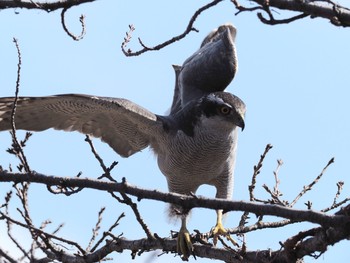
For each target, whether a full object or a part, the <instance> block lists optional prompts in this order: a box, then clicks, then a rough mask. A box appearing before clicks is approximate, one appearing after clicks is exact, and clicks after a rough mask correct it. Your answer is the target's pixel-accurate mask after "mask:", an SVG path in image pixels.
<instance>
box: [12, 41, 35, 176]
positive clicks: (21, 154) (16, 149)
mask: <svg viewBox="0 0 350 263" xmlns="http://www.w3.org/2000/svg"><path fill="white" fill-rule="evenodd" d="M13 42H14V43H15V46H16V49H17V56H18V64H17V80H16V89H15V100H14V102H13V108H12V113H11V129H12V130H11V134H12V142H13V143H12V147H13V153H14V154H15V155H16V156H17V157H18V158H19V160H20V161H21V164H22V165H23V167H24V169H25V171H26V172H27V173H30V172H31V171H30V168H29V165H28V162H27V158H26V156H25V155H24V152H23V149H22V145H24V143H23V144H20V143H19V142H18V139H17V136H16V124H15V114H16V109H17V100H18V94H19V85H20V79H21V66H22V57H21V50H20V48H19V45H18V40H17V39H16V38H14V39H13ZM28 138H29V135H27V136H26V139H25V141H27V139H28Z"/></svg>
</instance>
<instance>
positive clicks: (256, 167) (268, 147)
mask: <svg viewBox="0 0 350 263" xmlns="http://www.w3.org/2000/svg"><path fill="white" fill-rule="evenodd" d="M271 148H272V145H271V144H267V145H266V147H265V150H264V153H263V154H262V155H260V160H259V162H258V164H257V165H254V172H253V176H252V183H251V185H249V186H248V190H249V200H250V201H255V200H256V199H255V197H254V189H255V185H256V178H257V176H258V175H259V174H260V171H261V168H262V166H263V162H264V159H265V157H266V155H267V153H268V152H269V151H270V150H271Z"/></svg>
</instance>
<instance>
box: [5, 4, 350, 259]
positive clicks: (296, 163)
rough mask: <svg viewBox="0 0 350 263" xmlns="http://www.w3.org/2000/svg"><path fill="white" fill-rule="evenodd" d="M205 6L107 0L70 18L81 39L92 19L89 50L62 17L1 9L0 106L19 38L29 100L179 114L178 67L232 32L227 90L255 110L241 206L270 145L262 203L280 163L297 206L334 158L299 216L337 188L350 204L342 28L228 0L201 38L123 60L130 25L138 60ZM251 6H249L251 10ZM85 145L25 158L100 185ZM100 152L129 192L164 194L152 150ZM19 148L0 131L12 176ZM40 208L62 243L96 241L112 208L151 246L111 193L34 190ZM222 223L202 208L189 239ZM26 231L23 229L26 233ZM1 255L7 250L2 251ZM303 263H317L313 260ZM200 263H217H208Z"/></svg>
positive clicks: (160, 212) (147, 204)
mask: <svg viewBox="0 0 350 263" xmlns="http://www.w3.org/2000/svg"><path fill="white" fill-rule="evenodd" d="M206 3H207V2H206V1H186V2H183V3H181V4H179V2H178V1H173V2H171V1H166V2H164V1H159V0H157V1H128V2H123V1H113V0H100V1H97V2H95V3H92V4H86V5H82V6H80V7H75V8H73V9H71V10H69V11H68V12H67V24H68V27H69V28H70V30H71V31H72V32H76V33H77V34H78V33H79V32H80V25H79V22H78V18H79V16H80V14H85V15H86V27H87V34H86V36H85V38H84V39H83V40H81V41H79V42H75V41H73V40H71V39H70V38H69V37H68V36H67V35H66V34H65V32H64V31H63V29H62V26H61V24H60V13H59V12H53V13H50V14H47V13H45V12H43V11H38V10H34V11H26V10H6V11H2V12H1V15H0V46H1V48H0V68H1V72H0V87H1V90H0V96H11V95H13V94H14V89H15V81H16V70H17V52H16V50H15V46H14V44H13V42H12V38H13V37H16V38H18V41H19V45H20V47H21V52H22V60H23V65H22V73H21V87H20V94H21V95H30V96H44V95H52V94H61V93H85V94H93V95H99V96H110V97H122V98H127V99H130V100H132V101H134V102H135V103H138V104H139V105H142V106H143V107H145V108H147V109H149V110H151V111H152V112H154V113H157V114H163V113H164V112H166V110H167V109H168V108H169V107H170V104H171V100H172V95H173V87H174V72H173V69H172V67H171V65H172V64H181V63H182V62H183V61H184V60H185V59H186V58H187V57H188V56H190V55H191V54H192V53H193V52H194V51H195V50H196V49H197V48H198V47H199V45H200V43H201V41H202V39H203V38H204V37H205V36H206V34H207V33H208V32H210V31H211V30H212V29H214V28H215V27H217V26H219V25H221V24H223V23H226V22H231V23H233V24H234V25H235V26H236V27H237V31H238V34H237V38H236V44H237V53H238V59H239V69H238V73H237V75H236V77H235V79H234V80H233V82H232V83H231V84H230V86H229V88H228V91H229V92H232V93H234V94H236V95H237V96H239V97H240V98H241V99H242V100H243V101H244V102H245V103H246V105H247V115H246V128H245V130H244V132H242V133H240V134H239V146H238V156H237V158H238V159H237V164H236V171H235V188H234V199H235V200H248V199H249V195H248V190H247V189H248V187H247V186H248V184H249V183H250V180H251V175H252V172H253V166H254V165H255V164H256V163H257V162H258V159H259V156H260V154H261V153H262V152H263V150H264V148H265V146H266V144H268V143H271V144H272V145H273V146H274V148H273V149H272V150H271V152H270V153H269V154H268V156H267V159H266V161H265V163H264V167H263V170H262V173H261V175H260V176H259V178H258V183H257V190H256V195H257V197H260V198H267V197H268V196H267V195H266V193H265V192H264V190H263V189H262V187H261V185H262V184H264V183H266V184H268V185H270V186H271V187H272V186H273V184H274V178H273V170H274V169H275V168H276V165H277V162H276V160H277V159H282V160H283V162H284V165H283V166H282V167H281V170H280V180H281V185H280V189H281V191H282V192H283V193H284V196H283V197H284V198H285V199H287V200H292V199H294V197H295V196H296V195H297V194H298V193H299V191H300V190H301V189H302V187H303V186H304V185H306V184H308V183H310V182H311V181H312V180H313V179H314V178H315V177H316V176H317V175H318V174H319V173H320V171H321V170H322V168H323V167H324V166H325V165H326V164H327V162H328V161H329V159H330V158H332V157H335V163H334V164H333V165H332V166H331V167H330V168H329V169H328V171H327V173H326V175H325V176H324V177H323V178H322V180H321V181H320V182H319V184H317V185H316V186H315V188H314V190H313V191H312V192H311V193H310V194H308V195H306V196H305V197H304V198H303V199H302V200H300V201H299V204H298V205H297V206H296V207H298V208H305V206H304V205H303V203H305V202H306V201H308V200H311V201H312V202H313V208H314V209H322V208H324V207H327V206H329V205H330V204H331V203H332V201H333V197H334V195H335V192H336V190H337V188H336V182H338V181H340V180H343V181H345V186H344V191H343V194H342V196H341V197H342V198H345V197H347V193H349V184H350V181H349V179H348V178H349V176H348V163H349V161H350V156H349V154H348V149H349V147H350V142H349V139H348V136H349V134H350V124H349V122H348V112H349V109H350V106H349V103H348V98H349V89H348V88H347V85H348V82H349V72H348V61H349V58H350V49H349V41H350V37H349V35H348V34H347V30H348V29H344V28H337V27H334V26H333V25H331V24H330V23H329V22H328V21H326V20H324V19H318V18H316V19H309V18H306V19H304V20H301V21H297V22H294V23H292V24H288V25H278V26H267V25H264V24H262V23H261V22H260V21H259V20H258V19H257V17H256V15H255V14H253V13H242V14H240V15H238V16H235V15H234V14H235V12H236V10H235V9H234V7H233V6H232V5H231V4H230V3H229V1H226V2H224V3H221V4H219V5H218V6H216V7H214V8H212V9H211V10H209V11H206V12H204V13H203V14H202V15H201V16H200V17H199V18H198V20H197V21H196V23H195V27H196V28H197V29H198V30H199V31H200V32H199V33H195V32H193V33H191V34H190V35H189V36H188V37H187V38H186V39H184V40H182V41H180V42H177V43H175V44H173V45H171V46H169V47H167V48H165V49H163V50H161V51H158V52H149V53H146V54H144V55H142V56H140V57H132V58H126V57H125V56H124V55H123V54H122V52H121V49H120V45H121V42H122V40H123V37H124V36H125V32H126V31H127V30H128V25H129V24H133V25H134V26H135V28H136V30H135V32H134V33H133V39H132V41H131V43H130V44H129V47H130V48H131V49H132V50H137V49H139V48H140V47H139V45H138V41H137V37H141V39H142V40H143V42H144V43H145V44H146V45H149V46H152V45H154V44H158V43H159V42H162V41H164V40H167V39H169V38H170V37H172V36H173V35H176V34H180V33H182V32H183V30H184V29H185V28H186V26H187V23H188V21H189V19H190V17H191V16H192V14H193V13H194V12H195V11H196V10H197V9H198V8H199V7H201V6H202V5H204V4H206ZM243 3H244V4H246V5H250V3H249V2H242V4H243ZM16 12H18V13H19V14H16ZM283 14H285V13H284V12H280V15H279V14H278V13H276V18H284V16H283ZM288 14H292V13H288ZM288 14H287V15H288ZM84 138H85V137H84V135H81V134H78V133H64V132H57V131H51V130H50V131H46V132H42V133H36V134H34V136H32V138H31V139H30V141H29V143H28V146H27V147H26V148H25V151H26V154H27V156H28V159H29V163H30V165H31V167H32V169H33V170H35V171H38V172H40V173H45V174H50V175H59V176H75V175H76V174H77V173H78V172H79V171H82V172H83V176H86V177H92V178H96V177H98V176H99V175H100V174H101V169H100V167H99V164H98V162H97V161H96V160H95V159H94V157H93V155H92V154H91V153H90V151H89V146H88V145H87V143H85V142H84ZM94 143H95V145H96V147H97V150H98V151H99V153H100V155H101V156H102V157H103V158H104V160H105V161H106V163H107V164H108V163H111V162H112V161H114V160H117V161H119V164H118V166H117V167H116V168H115V170H114V173H113V175H114V176H115V178H116V179H118V178H119V179H120V178H122V177H126V178H127V180H128V181H129V182H130V183H133V184H136V185H139V186H141V187H144V188H149V189H159V190H163V191H166V189H167V186H166V181H165V178H164V176H163V175H162V174H161V173H160V171H159V170H158V167H157V164H156V159H155V157H154V155H153V154H152V153H151V151H149V150H148V149H147V150H144V151H143V152H142V153H139V154H135V155H134V156H132V157H130V158H128V159H122V158H121V157H119V156H118V155H117V154H115V153H114V152H113V151H112V150H111V149H110V148H109V147H108V146H107V145H106V144H103V143H100V141H99V140H95V141H94ZM9 145H10V136H9V134H8V133H7V132H3V133H0V153H1V155H0V156H1V160H0V164H1V165H2V166H3V167H7V166H8V164H9V163H12V164H13V166H15V164H16V163H17V161H16V160H15V159H14V158H13V157H11V156H9V155H8V154H7V153H6V152H5V150H6V149H7V148H8V147H9ZM8 189H9V185H5V184H2V185H0V193H2V195H4V193H5V192H6V191H8ZM198 193H199V194H201V195H205V196H214V194H215V191H214V189H213V188H212V187H206V186H205V187H202V188H200V190H199V192H198ZM0 198H2V197H0ZM30 198H31V202H30V206H31V212H32V214H33V218H34V221H35V222H36V223H37V224H38V225H39V224H40V223H41V222H42V221H43V220H45V219H47V218H49V219H51V220H53V224H52V226H51V227H52V229H54V228H55V226H57V225H58V224H60V223H65V227H64V228H63V230H62V231H61V232H60V235H61V236H64V237H66V238H71V239H75V240H77V241H79V242H81V243H82V244H83V246H84V244H85V245H87V243H88V240H89V237H90V235H91V229H92V227H93V226H94V224H95V222H96V220H97V212H98V210H99V209H100V207H102V206H106V208H107V210H106V213H105V217H104V221H103V227H105V229H107V228H108V227H109V226H110V225H111V224H112V223H113V222H114V220H115V219H116V218H117V217H118V216H119V214H120V213H122V212H125V213H126V215H127V217H126V218H124V219H123V220H122V222H121V224H120V227H118V228H117V229H116V230H115V234H119V233H121V232H123V233H124V236H125V237H126V238H130V239H132V238H142V237H144V235H143V232H142V229H141V228H140V226H139V225H138V224H137V223H136V222H135V220H134V216H133V214H132V211H131V210H130V209H129V208H128V207H125V206H122V205H120V204H118V203H116V202H115V201H114V200H112V199H111V198H110V197H109V196H108V194H106V193H100V192H97V191H91V190H86V191H83V192H82V193H80V194H78V195H75V196H72V197H64V196H52V195H50V194H48V193H47V191H46V189H45V187H43V186H35V185H33V186H32V191H31V193H30ZM342 198H341V199H342ZM13 205H15V203H14V204H13ZM139 209H140V211H141V214H142V215H143V216H144V219H145V221H146V223H147V224H148V225H149V227H150V229H151V230H152V231H153V232H156V233H158V234H159V235H160V236H168V235H169V233H170V230H178V228H179V225H178V224H174V223H173V222H169V220H168V219H167V216H166V206H165V205H164V204H162V203H157V202H154V201H147V200H143V201H142V202H141V203H139ZM14 214H16V212H15V211H14ZM240 215H241V213H231V214H230V216H229V217H228V218H227V220H226V224H225V225H226V226H228V227H234V226H236V225H237V224H238V221H239V218H240ZM252 217H253V216H252ZM203 218H205V219H206V220H203ZM214 223H215V212H214V211H210V210H204V209H196V210H194V211H193V213H192V217H191V221H190V223H189V229H190V230H193V229H199V230H200V231H203V232H206V231H209V230H210V228H211V227H212V226H213V225H214ZM130 226H131V227H130ZM308 227H312V225H308V224H304V225H293V226H289V227H287V228H283V229H279V230H277V231H276V230H273V231H257V232H256V233H251V234H248V235H247V242H248V249H251V250H254V249H267V248H271V249H278V248H279V245H278V241H283V240H285V239H286V238H288V237H289V236H291V235H293V234H296V233H298V232H299V231H300V230H303V229H307V228H308ZM0 231H4V230H3V226H0ZM18 233H19V234H21V233H23V231H22V230H18ZM348 245H349V244H348V242H347V241H342V242H341V243H339V244H337V245H336V246H335V247H330V248H329V251H328V252H327V253H326V254H325V255H322V256H321V258H320V259H319V260H318V261H319V262H345V261H346V260H348V258H349V256H350V254H349V249H347V248H348ZM0 246H1V247H4V244H3V243H1V241H0ZM153 256H154V254H153V253H145V254H144V255H142V256H141V257H138V258H137V259H136V260H135V261H134V262H169V261H172V262H180V259H179V258H174V257H173V256H172V255H163V256H161V257H156V256H155V257H154V258H153ZM113 257H114V258H115V259H116V260H120V261H121V262H129V261H131V258H130V255H129V252H125V253H124V254H113ZM151 260H154V261H151ZM305 261H306V262H314V260H313V259H312V258H307V257H306V258H305ZM200 262H209V261H208V260H202V259H201V260H200ZM210 262H212V261H210Z"/></svg>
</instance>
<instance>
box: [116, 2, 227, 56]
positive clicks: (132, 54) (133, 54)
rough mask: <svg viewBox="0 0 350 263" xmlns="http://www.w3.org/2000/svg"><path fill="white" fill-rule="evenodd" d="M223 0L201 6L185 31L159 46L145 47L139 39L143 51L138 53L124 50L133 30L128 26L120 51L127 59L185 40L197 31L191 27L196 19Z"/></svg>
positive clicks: (131, 26)
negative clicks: (192, 32)
mask: <svg viewBox="0 0 350 263" xmlns="http://www.w3.org/2000/svg"><path fill="white" fill-rule="evenodd" d="M222 1H223V0H214V1H212V2H210V3H209V4H206V5H205V6H202V7H201V8H199V9H198V10H197V11H196V12H195V13H194V14H193V16H192V17H191V19H190V22H189V23H188V25H187V28H186V30H185V31H184V32H183V33H182V34H180V35H178V36H175V37H172V38H171V39H169V40H167V41H165V42H163V43H161V44H158V45H156V46H154V47H147V46H146V45H145V44H144V43H143V42H142V41H141V39H140V38H139V43H140V45H141V46H142V47H143V49H141V50H139V51H135V52H133V51H131V50H130V49H128V50H126V46H127V44H128V43H129V42H130V40H131V33H132V32H133V31H134V30H135V28H134V26H133V25H129V32H127V33H126V37H125V38H124V41H123V43H122V44H121V48H122V51H123V53H124V55H125V56H127V57H131V56H139V55H141V54H142V53H145V52H147V51H154V50H160V49H162V48H164V47H166V46H168V45H170V44H172V43H174V42H176V41H179V40H181V39H183V38H185V37H186V36H187V35H188V34H189V33H190V32H191V31H197V32H198V30H197V29H195V28H194V27H193V24H194V22H195V21H196V19H197V17H198V16H199V15H200V14H201V13H202V12H203V11H205V10H207V9H210V8H211V7H213V6H215V5H217V4H218V3H220V2H222Z"/></svg>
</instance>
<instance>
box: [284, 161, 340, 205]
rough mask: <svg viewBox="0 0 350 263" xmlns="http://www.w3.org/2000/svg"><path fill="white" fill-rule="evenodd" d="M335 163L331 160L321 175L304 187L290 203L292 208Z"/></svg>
mask: <svg viewBox="0 0 350 263" xmlns="http://www.w3.org/2000/svg"><path fill="white" fill-rule="evenodd" d="M332 163H334V158H332V159H330V160H329V162H328V163H327V165H326V166H325V167H324V168H323V169H322V171H321V173H320V174H319V175H318V176H317V177H316V178H315V180H313V181H312V182H311V183H310V184H309V185H306V186H304V187H303V190H301V192H300V193H299V194H298V195H297V196H296V197H295V199H294V200H293V201H292V202H291V203H290V205H289V206H290V207H293V206H294V205H295V203H296V202H298V200H299V199H300V198H301V197H302V196H303V195H304V194H305V193H306V192H307V191H310V190H311V189H312V187H313V186H314V185H315V184H316V183H317V182H318V181H319V180H320V179H321V177H322V176H323V174H324V173H325V172H326V170H327V168H328V167H329V166H330V165H331V164H332Z"/></svg>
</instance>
